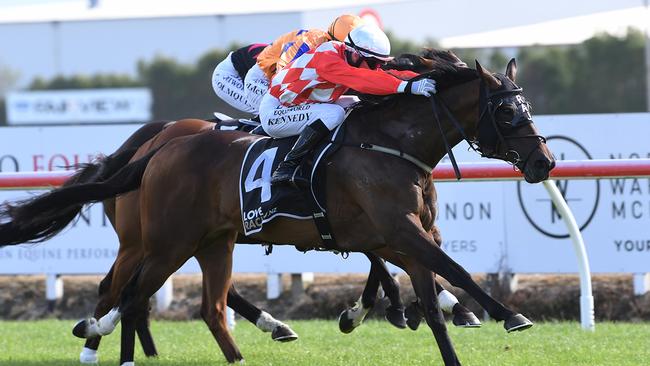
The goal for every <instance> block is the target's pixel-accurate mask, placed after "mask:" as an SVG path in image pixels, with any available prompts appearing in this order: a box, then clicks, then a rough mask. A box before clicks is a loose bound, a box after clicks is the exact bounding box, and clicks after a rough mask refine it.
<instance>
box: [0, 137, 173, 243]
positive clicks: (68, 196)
mask: <svg viewBox="0 0 650 366" xmlns="http://www.w3.org/2000/svg"><path fill="white" fill-rule="evenodd" d="M162 146H164V145H162ZM162 146H160V147H158V148H156V149H153V150H151V151H150V152H149V153H147V154H146V155H145V156H143V157H142V158H140V159H138V160H136V161H134V162H132V163H129V164H128V165H124V161H125V160H124V159H126V161H128V160H129V159H130V158H131V157H132V156H133V154H135V151H132V150H131V149H126V150H124V151H122V152H120V153H117V154H114V155H112V156H110V157H107V158H104V159H103V160H102V162H100V163H97V164H88V165H86V166H85V167H84V168H83V169H82V170H81V171H79V172H78V173H77V174H75V175H74V176H73V177H71V178H70V179H69V180H68V181H66V184H64V185H63V186H62V187H61V188H57V189H54V190H52V191H50V192H48V193H44V194H42V195H40V196H36V197H34V198H30V199H27V200H24V201H21V202H18V203H16V204H13V205H9V204H6V205H4V206H3V207H1V208H0V219H9V220H8V221H7V222H5V223H2V224H0V247H3V246H7V245H16V244H21V243H38V242H42V241H45V240H47V239H49V238H51V237H53V236H55V235H56V234H58V233H59V232H61V230H63V229H64V228H65V227H66V226H67V225H68V224H69V223H70V222H71V221H72V220H73V219H74V218H75V217H76V216H77V214H78V213H79V211H80V210H81V208H82V207H83V205H84V204H87V203H95V202H99V201H103V200H105V199H108V198H112V197H115V196H117V195H119V194H122V193H126V192H129V191H132V190H135V189H137V188H138V187H140V183H141V180H142V176H143V174H144V171H145V169H146V167H147V164H148V163H149V160H151V158H152V157H153V156H154V154H155V153H156V152H157V151H158V150H159V149H160V148H161V147H162ZM136 150H137V149H136ZM129 155H130V156H129ZM127 157H128V159H127ZM115 168H119V170H117V172H114V173H113V172H111V171H112V170H115ZM104 179H105V180H104Z"/></svg>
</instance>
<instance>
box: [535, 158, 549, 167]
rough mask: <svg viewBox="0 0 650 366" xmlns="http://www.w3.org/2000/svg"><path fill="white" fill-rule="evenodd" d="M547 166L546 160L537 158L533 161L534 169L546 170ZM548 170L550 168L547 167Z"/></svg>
mask: <svg viewBox="0 0 650 366" xmlns="http://www.w3.org/2000/svg"><path fill="white" fill-rule="evenodd" d="M548 168H549V162H548V161H546V160H541V159H540V160H537V161H535V169H538V170H546V169H548ZM549 170H550V169H549Z"/></svg>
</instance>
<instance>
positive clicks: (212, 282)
mask: <svg viewBox="0 0 650 366" xmlns="http://www.w3.org/2000/svg"><path fill="white" fill-rule="evenodd" d="M236 236H237V234H236V232H230V233H225V234H224V235H222V236H220V237H219V238H218V239H217V240H215V241H214V242H213V243H211V244H208V245H206V246H204V247H202V248H201V249H200V250H199V251H198V252H197V253H196V254H195V257H196V258H197V260H198V261H199V265H200V266H201V271H202V272H203V293H204V295H203V296H204V301H203V303H202V306H201V317H202V318H203V320H204V321H205V323H206V324H207V325H208V328H209V329H210V332H212V335H213V336H214V338H215V340H216V341H217V343H218V344H219V347H220V348H221V351H222V352H223V354H224V356H225V357H226V360H227V361H228V362H235V361H239V360H242V359H243V357H242V355H241V353H240V352H239V349H238V348H237V345H235V342H234V340H233V339H232V337H231V336H230V332H229V331H228V325H227V322H226V306H227V297H228V288H229V287H230V276H231V272H232V250H233V247H234V242H235V238H236Z"/></svg>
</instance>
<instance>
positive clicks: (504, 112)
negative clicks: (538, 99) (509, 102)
mask: <svg viewBox="0 0 650 366" xmlns="http://www.w3.org/2000/svg"><path fill="white" fill-rule="evenodd" d="M513 118H515V109H514V108H513V107H512V106H503V107H501V108H499V110H498V111H497V119H498V120H499V121H500V122H510V121H512V119H513Z"/></svg>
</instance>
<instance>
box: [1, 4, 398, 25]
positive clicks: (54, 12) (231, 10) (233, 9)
mask: <svg viewBox="0 0 650 366" xmlns="http://www.w3.org/2000/svg"><path fill="white" fill-rule="evenodd" d="M403 1H408V0H359V1H355V2H354V6H364V5H373V4H382V3H396V2H403ZM91 3H92V2H91V1H88V0H68V1H60V2H55V3H41V4H29V5H19V6H10V7H4V8H2V12H0V24H2V23H34V22H52V21H85V20H111V19H128V18H161V17H185V16H211V15H215V16H217V15H237V14H256V13H278V12H301V11H309V10H321V9H333V8H345V7H349V6H350V5H351V4H350V1H349V0H327V1H313V0H239V1H234V0H233V1H218V0H182V1H180V0H98V1H96V3H97V5H96V6H94V7H92V6H91V5H90V4H91Z"/></svg>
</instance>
